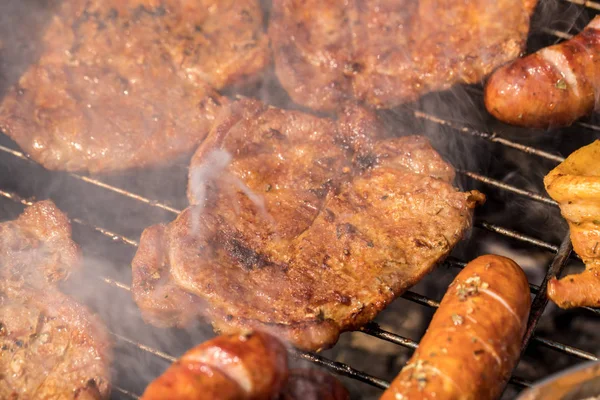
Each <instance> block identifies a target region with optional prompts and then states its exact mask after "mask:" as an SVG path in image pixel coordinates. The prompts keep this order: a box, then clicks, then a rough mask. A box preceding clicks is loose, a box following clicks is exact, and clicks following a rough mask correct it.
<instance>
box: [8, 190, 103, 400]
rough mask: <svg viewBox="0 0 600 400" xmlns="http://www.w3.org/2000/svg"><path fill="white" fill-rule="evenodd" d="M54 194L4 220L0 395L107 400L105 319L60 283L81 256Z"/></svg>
mask: <svg viewBox="0 0 600 400" xmlns="http://www.w3.org/2000/svg"><path fill="white" fill-rule="evenodd" d="M70 236H71V227H70V225H69V222H68V220H67V218H66V217H65V216H64V215H63V214H62V213H61V212H60V211H59V210H58V209H57V208H56V206H55V205H54V204H53V203H52V202H50V201H42V202H38V203H35V204H34V205H32V206H30V207H28V208H27V209H26V210H25V212H23V214H22V215H21V216H19V218H17V219H16V220H14V221H9V222H5V223H2V224H0V252H1V253H2V259H1V260H0V278H1V279H0V398H2V399H57V400H62V399H65V400H66V399H105V398H107V397H108V395H109V392H110V384H109V380H110V370H109V366H110V358H111V355H110V341H109V339H108V334H107V332H106V329H105V328H104V326H103V325H102V323H101V321H100V320H99V319H98V318H97V317H96V316H94V315H93V314H92V313H90V311H88V310H87V309H86V308H85V307H83V306H82V305H79V304H78V303H77V302H76V301H75V300H73V299H72V298H70V297H69V296H67V295H65V294H63V293H61V292H60V291H59V290H58V289H57V288H56V287H55V285H54V283H56V282H57V281H59V280H63V279H65V278H66V277H67V276H68V275H69V273H70V272H71V271H73V269H75V268H76V267H77V266H78V265H79V263H80V257H81V256H80V254H79V250H78V248H77V245H76V244H75V243H74V242H73V241H72V240H71V237H70Z"/></svg>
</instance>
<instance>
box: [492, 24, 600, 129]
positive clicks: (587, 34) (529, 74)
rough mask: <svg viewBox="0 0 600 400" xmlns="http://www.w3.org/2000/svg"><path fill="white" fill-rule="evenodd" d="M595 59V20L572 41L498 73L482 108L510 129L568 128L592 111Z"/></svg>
mask: <svg viewBox="0 0 600 400" xmlns="http://www.w3.org/2000/svg"><path fill="white" fill-rule="evenodd" d="M599 57H600V17H595V18H594V19H593V20H592V21H591V22H590V23H589V24H588V26H587V27H586V28H585V29H584V30H583V31H582V32H581V33H580V34H578V35H576V36H575V37H573V38H572V39H570V40H566V41H564V42H562V43H559V44H556V45H554V46H550V47H547V48H544V49H541V50H539V51H537V52H536V53H533V54H530V55H528V56H526V57H523V58H521V59H518V60H516V61H514V62H513V63H510V64H508V65H505V66H503V67H501V68H499V69H498V70H497V71H496V72H494V73H493V74H492V76H491V77H490V79H489V81H488V82H487V85H486V88H485V105H486V107H487V109H488V111H489V112H490V113H491V114H492V115H493V116H494V117H496V118H498V119H499V120H501V121H504V122H507V123H509V124H513V125H520V126H525V127H532V128H547V127H550V126H553V127H557V126H566V125H570V124H571V123H572V122H574V121H575V120H576V119H579V118H581V117H583V116H584V115H587V114H589V113H591V112H592V110H593V109H594V107H595V106H596V99H597V98H598V96H599V95H600V72H599V69H598V65H597V64H598V61H597V60H598V58H599Z"/></svg>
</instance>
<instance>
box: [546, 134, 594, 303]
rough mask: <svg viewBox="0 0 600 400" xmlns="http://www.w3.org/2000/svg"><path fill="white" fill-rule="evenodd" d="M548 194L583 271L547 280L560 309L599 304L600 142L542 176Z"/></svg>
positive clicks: (581, 149)
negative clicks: (579, 258) (567, 224)
mask: <svg viewBox="0 0 600 400" xmlns="http://www.w3.org/2000/svg"><path fill="white" fill-rule="evenodd" d="M544 185H545V186H546V191H548V194H549V195H550V197H552V198H553V199H554V200H556V201H557V202H558V204H559V205H560V211H561V214H562V216H563V217H564V218H565V219H566V220H567V222H568V223H569V229H570V230H571V242H572V243H573V249H574V250H575V252H576V253H577V254H579V256H580V257H581V259H582V260H583V262H584V263H585V271H584V272H582V273H580V274H576V275H568V276H565V277H564V278H562V279H560V280H557V279H556V278H552V279H551V280H550V281H549V282H548V297H550V299H552V301H554V302H555V303H556V304H557V305H558V306H559V307H561V308H571V307H584V306H589V307H600V245H599V243H600V141H598V140H597V141H595V142H594V143H592V144H590V145H587V146H585V147H582V148H580V149H579V150H577V151H575V152H573V153H572V154H571V155H570V156H569V157H568V158H567V159H566V160H565V161H564V162H562V163H561V164H560V165H559V166H558V167H556V168H554V169H553V170H552V171H550V173H549V174H548V175H546V177H545V178H544Z"/></svg>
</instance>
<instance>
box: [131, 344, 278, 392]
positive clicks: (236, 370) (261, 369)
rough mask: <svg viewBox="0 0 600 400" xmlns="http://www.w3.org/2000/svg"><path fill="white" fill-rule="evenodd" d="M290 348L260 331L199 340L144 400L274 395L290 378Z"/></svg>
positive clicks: (151, 386) (159, 378)
mask: <svg viewBox="0 0 600 400" xmlns="http://www.w3.org/2000/svg"><path fill="white" fill-rule="evenodd" d="M287 374H288V370H287V353H286V350H285V348H284V347H283V345H282V344H281V343H280V342H279V340H277V339H275V338H274V337H272V336H269V335H267V334H264V333H261V332H255V333H251V334H247V335H222V336H218V337H216V338H214V339H212V340H209V341H207V342H204V343H203V344H201V345H199V346H196V347H195V348H193V349H192V350H190V351H188V352H187V353H185V354H184V355H183V356H182V357H181V358H180V359H179V360H177V361H176V362H175V363H173V365H171V366H170V367H169V368H168V369H167V370H166V371H165V373H164V374H163V375H161V376H160V377H158V378H157V379H156V380H154V381H153V382H152V383H150V385H149V386H148V387H147V388H146V391H145V392H144V394H143V396H142V399H143V400H158V399H173V400H192V399H194V400H196V399H222V400H229V399H232V400H233V399H236V400H238V399H239V400H243V399H249V400H250V399H252V400H260V399H271V398H273V394H277V393H279V391H280V390H281V388H282V386H283V384H284V382H285V381H286V379H287Z"/></svg>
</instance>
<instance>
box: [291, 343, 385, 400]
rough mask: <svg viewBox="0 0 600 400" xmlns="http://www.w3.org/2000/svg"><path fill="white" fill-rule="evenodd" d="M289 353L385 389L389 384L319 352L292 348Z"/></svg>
mask: <svg viewBox="0 0 600 400" xmlns="http://www.w3.org/2000/svg"><path fill="white" fill-rule="evenodd" d="M291 354H292V355H293V356H295V357H297V358H302V359H304V360H308V361H311V362H313V363H315V364H317V365H319V366H321V367H325V368H327V369H328V370H330V371H333V372H335V373H337V374H339V375H344V376H347V377H349V378H352V379H356V380H359V381H361V382H365V383H368V384H369V385H372V386H375V387H378V388H380V389H383V390H385V389H387V388H388V387H389V386H390V383H389V382H388V381H386V380H384V379H379V378H377V377H375V376H372V375H369V374H366V373H364V372H362V371H358V370H356V369H354V368H352V367H351V366H349V365H346V364H343V363H340V362H337V361H333V360H330V359H328V358H325V357H323V356H321V355H319V354H315V353H310V352H307V351H302V350H292V351H291Z"/></svg>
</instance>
